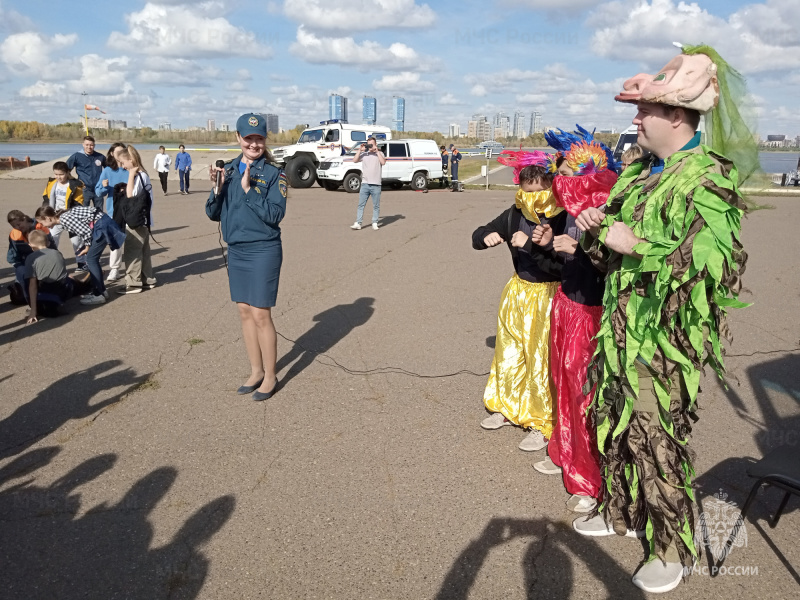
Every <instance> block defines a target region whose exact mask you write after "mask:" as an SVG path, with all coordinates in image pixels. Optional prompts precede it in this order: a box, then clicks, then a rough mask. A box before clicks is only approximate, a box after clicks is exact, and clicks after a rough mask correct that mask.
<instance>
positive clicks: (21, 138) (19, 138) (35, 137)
mask: <svg viewBox="0 0 800 600" xmlns="http://www.w3.org/2000/svg"><path fill="white" fill-rule="evenodd" d="M305 128H306V126H305V125H304V124H299V125H295V126H294V128H293V129H287V130H285V131H282V132H281V133H270V134H269V135H268V136H267V143H268V144H269V145H270V146H282V145H285V144H293V143H295V142H296V141H297V140H298V138H299V137H300V134H301V133H302V132H303V130H304V129H305ZM89 132H90V133H91V134H92V135H93V136H94V138H95V139H96V140H97V141H98V142H116V141H123V142H133V143H136V142H140V143H147V144H160V143H172V144H178V143H184V144H188V143H192V144H197V143H200V142H202V143H210V144H231V143H234V142H236V133H235V132H233V131H207V130H205V129H198V130H194V131H166V130H163V129H153V128H151V127H141V128H131V129H92V128H91V127H90V128H89ZM83 136H84V128H83V123H61V124H60V125H48V124H46V123H39V122H37V121H0V142H11V141H14V142H78V141H80V140H81V139H82V138H83ZM392 137H394V138H415V139H420V138H424V139H433V140H435V141H436V143H437V144H438V145H440V146H441V145H445V146H449V145H450V144H456V145H457V146H460V147H464V148H467V147H470V146H476V145H477V144H479V143H480V142H482V141H483V140H479V139H477V138H450V137H449V136H446V135H444V134H442V133H439V132H438V131H393V132H392ZM618 137H619V134H617V133H598V134H595V138H596V139H598V140H600V141H601V142H603V143H605V144H607V145H608V146H611V147H612V148H613V147H614V145H615V144H616V143H617V138H618ZM497 141H498V142H500V143H501V144H503V145H504V146H505V147H506V148H518V147H519V145H520V143H522V146H523V147H524V148H543V147H545V146H547V142H546V141H545V139H544V134H541V133H534V134H533V135H530V136H527V137H524V138H504V139H499V140H497Z"/></svg>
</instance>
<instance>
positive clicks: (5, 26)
mask: <svg viewBox="0 0 800 600" xmlns="http://www.w3.org/2000/svg"><path fill="white" fill-rule="evenodd" d="M34 29H36V25H35V24H34V22H33V21H32V20H31V19H29V18H28V17H26V16H25V15H23V14H20V13H18V12H17V11H15V10H12V9H7V8H3V4H2V3H0V31H8V32H10V33H19V32H22V31H33V30H34Z"/></svg>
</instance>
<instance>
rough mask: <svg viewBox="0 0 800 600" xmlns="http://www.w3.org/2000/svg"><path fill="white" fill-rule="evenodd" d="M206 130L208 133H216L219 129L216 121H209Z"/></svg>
mask: <svg viewBox="0 0 800 600" xmlns="http://www.w3.org/2000/svg"><path fill="white" fill-rule="evenodd" d="M206 129H207V130H208V131H215V130H216V129H217V124H216V123H215V122H214V119H209V120H208V123H207V125H206Z"/></svg>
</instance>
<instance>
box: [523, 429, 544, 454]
mask: <svg viewBox="0 0 800 600" xmlns="http://www.w3.org/2000/svg"><path fill="white" fill-rule="evenodd" d="M546 447H547V440H546V439H545V437H544V435H542V432H541V431H538V430H537V429H531V432H530V433H529V434H528V436H527V437H526V438H525V439H524V440H522V441H521V442H520V444H519V449H520V450H524V451H525V452H536V451H537V450H541V449H542V448H546Z"/></svg>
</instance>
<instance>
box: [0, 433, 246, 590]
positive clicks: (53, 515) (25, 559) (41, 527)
mask: <svg viewBox="0 0 800 600" xmlns="http://www.w3.org/2000/svg"><path fill="white" fill-rule="evenodd" d="M59 451H60V449H59V448H57V447H49V448H39V449H36V450H32V451H30V452H28V453H26V454H24V455H22V456H20V457H18V458H17V459H15V460H14V461H12V462H11V463H9V464H8V465H6V466H5V467H3V468H2V469H0V486H3V487H5V484H6V483H7V482H11V481H13V480H15V479H16V480H20V481H18V482H16V483H15V484H14V485H10V486H8V487H6V488H5V489H3V490H2V491H0V520H2V522H3V527H2V530H0V546H2V547H4V548H14V551H13V552H8V553H5V556H4V568H3V569H2V570H0V589H2V590H3V591H4V593H5V597H9V598H27V599H33V598H60V599H64V600H71V599H73V598H74V599H77V598H135V599H141V600H151V599H154V598H195V597H197V595H198V594H199V592H200V590H201V589H202V587H203V584H204V583H205V580H206V577H207V575H208V569H209V564H210V562H209V559H208V558H207V557H206V556H205V554H204V553H203V552H202V550H201V549H200V547H201V546H202V545H203V544H205V543H206V542H208V540H210V539H211V538H212V537H213V536H214V535H215V534H216V533H217V532H218V531H219V530H220V529H221V528H222V527H223V525H224V524H225V523H226V522H227V521H228V519H230V517H231V515H232V514H233V510H234V506H235V499H234V497H233V496H231V495H226V496H221V497H219V498H217V499H216V500H213V501H212V502H209V503H208V504H206V505H205V506H203V507H202V508H200V509H199V510H198V511H197V512H195V513H194V514H193V515H192V516H190V517H189V518H188V519H187V520H186V521H185V522H184V523H183V525H182V526H181V528H180V530H179V531H178V532H177V533H176V534H175V536H174V537H173V538H172V540H171V541H170V542H169V543H167V544H165V545H163V546H160V547H152V542H153V537H154V527H153V525H152V523H151V522H150V521H149V519H148V518H149V515H150V513H151V512H153V510H154V509H155V507H156V505H158V503H159V502H161V501H162V499H164V498H165V496H166V495H167V493H168V492H169V489H170V488H171V486H172V484H173V483H174V482H175V479H176V478H177V475H178V473H177V471H176V470H175V469H174V468H172V467H161V468H158V469H155V470H154V471H152V472H150V473H149V474H147V475H145V476H144V477H142V478H141V479H139V480H138V481H137V482H136V483H134V484H133V486H132V487H131V488H130V489H129V490H128V491H127V492H126V493H125V495H124V496H123V497H122V498H121V499H120V501H119V502H118V503H117V504H108V503H102V504H99V505H97V506H94V507H89V506H86V505H83V503H82V498H81V493H80V492H79V491H78V488H79V487H80V486H81V485H84V484H86V483H88V482H90V481H93V480H95V479H98V478H99V477H101V476H102V475H103V474H104V473H106V472H108V471H109V470H111V469H112V468H113V466H114V463H115V462H116V460H117V456H116V455H115V454H103V455H100V456H96V457H94V458H90V459H88V460H86V461H85V462H83V463H82V464H80V465H79V466H78V467H76V468H75V469H73V470H72V471H70V472H69V473H67V474H66V475H64V476H63V477H61V478H60V479H58V480H56V481H55V482H53V483H52V484H49V485H47V484H45V485H35V484H34V483H33V482H34V481H36V478H35V477H31V476H30V474H31V473H32V472H34V471H36V470H37V469H40V468H42V467H44V466H46V465H48V464H49V463H50V462H52V461H53V459H54V458H55V456H56V455H57V454H58V453H59ZM175 506H180V504H176V505H175ZM174 510H175V507H174V506H173V507H172V508H171V509H170V511H174Z"/></svg>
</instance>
